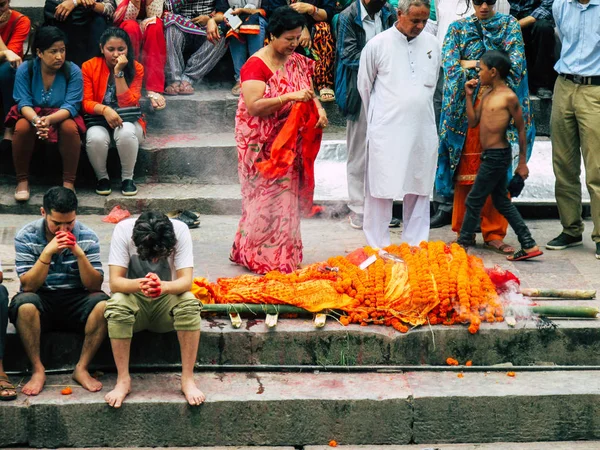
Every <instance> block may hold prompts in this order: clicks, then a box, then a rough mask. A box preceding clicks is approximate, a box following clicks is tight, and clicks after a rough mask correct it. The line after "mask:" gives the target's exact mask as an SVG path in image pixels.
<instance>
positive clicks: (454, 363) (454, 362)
mask: <svg viewBox="0 0 600 450" xmlns="http://www.w3.org/2000/svg"><path fill="white" fill-rule="evenodd" d="M446 364H448V365H449V366H458V361H457V360H455V359H454V358H446Z"/></svg>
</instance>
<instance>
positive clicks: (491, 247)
mask: <svg viewBox="0 0 600 450" xmlns="http://www.w3.org/2000/svg"><path fill="white" fill-rule="evenodd" d="M490 242H493V241H488V242H486V243H484V244H483V247H484V248H486V249H488V250H492V251H493V252H496V253H499V254H501V255H511V254H513V253H514V249H513V250H509V251H506V249H508V248H512V245H509V244H506V243H505V242H503V243H502V244H501V245H499V246H498V247H496V246H495V245H492V244H490Z"/></svg>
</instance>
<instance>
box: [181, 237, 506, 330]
mask: <svg viewBox="0 0 600 450" xmlns="http://www.w3.org/2000/svg"><path fill="white" fill-rule="evenodd" d="M371 256H375V257H376V258H375V261H374V262H372V263H371V264H369V265H368V266H367V267H366V268H363V269H361V268H360V267H359V266H360V265H361V263H363V262H365V261H366V260H367V259H368V258H369V257H371ZM193 291H194V292H195V293H196V296H197V297H198V298H200V299H201V300H202V301H208V302H211V301H214V302H216V303H264V304H288V305H294V306H299V307H301V308H304V309H306V310H308V311H311V312H318V311H322V310H326V309H334V310H339V311H343V312H344V315H342V316H341V317H340V322H341V323H342V325H349V324H352V323H354V324H359V325H361V326H366V325H369V324H376V325H386V326H391V327H393V328H394V329H396V330H398V331H400V332H402V333H406V332H407V331H408V329H409V326H417V325H423V324H426V323H430V324H432V325H435V324H444V325H453V324H465V325H468V329H469V332H470V333H476V332H477V331H478V330H479V326H480V324H481V322H482V321H486V322H495V321H502V320H504V318H503V310H502V305H501V303H500V302H499V300H498V296H497V294H496V289H495V287H494V284H493V283H492V281H491V280H490V278H489V276H488V275H487V273H486V272H485V270H484V267H483V262H482V261H481V259H479V258H477V257H475V256H472V255H467V254H466V253H465V251H464V249H463V248H462V247H460V246H459V245H457V244H451V245H447V244H445V243H444V242H422V243H421V244H420V245H419V246H418V247H410V246H409V245H407V244H405V243H403V244H400V245H391V246H389V247H386V248H385V249H384V251H380V250H378V249H373V248H371V247H364V248H360V249H357V250H356V251H354V252H352V253H350V254H349V255H347V256H345V257H344V256H334V257H332V258H329V259H328V260H327V261H325V262H321V263H317V264H311V265H309V266H307V267H305V268H303V269H300V270H297V271H295V272H293V273H290V274H283V273H281V272H278V271H273V272H269V273H267V274H266V275H265V276H264V277H258V276H254V275H242V276H239V277H236V278H219V279H218V280H217V282H216V283H210V282H209V281H208V280H206V279H204V278H196V279H194V287H193Z"/></svg>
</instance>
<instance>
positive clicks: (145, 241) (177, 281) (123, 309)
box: [104, 211, 205, 408]
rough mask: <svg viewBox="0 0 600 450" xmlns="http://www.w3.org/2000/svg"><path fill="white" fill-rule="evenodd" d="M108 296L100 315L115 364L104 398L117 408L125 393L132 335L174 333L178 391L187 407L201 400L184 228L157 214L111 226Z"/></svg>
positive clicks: (196, 310) (196, 319)
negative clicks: (178, 352) (178, 365)
mask: <svg viewBox="0 0 600 450" xmlns="http://www.w3.org/2000/svg"><path fill="white" fill-rule="evenodd" d="M108 267H109V273H110V289H111V291H112V297H111V299H110V300H109V301H108V303H107V305H106V312H105V314H104V317H106V320H107V321H108V337H109V338H110V343H111V346H112V350H113V355H114V358H115V364H116V366H117V374H118V375H117V384H116V386H115V388H114V389H113V390H112V391H110V392H109V393H108V394H106V396H105V400H106V402H107V403H108V404H109V405H110V406H112V407H114V408H119V407H120V406H121V404H122V403H123V400H124V399H125V397H127V394H129V392H130V391H131V377H130V376H129V353H130V348H131V338H132V336H133V334H134V333H136V332H138V331H142V330H149V331H153V332H156V333H165V332H168V331H173V330H175V331H177V337H178V339H179V345H180V349H181V367H182V370H181V391H182V392H183V394H184V395H185V398H186V400H187V401H188V403H189V404H190V405H192V406H197V405H200V404H201V403H203V402H204V399H205V397H204V394H203V393H202V391H200V389H198V387H197V386H196V383H195V381H194V364H195V362H196V355H197V353H198V345H199V342H200V309H201V307H200V303H199V302H198V300H197V299H196V297H194V295H193V294H192V293H191V292H189V291H190V288H191V286H192V272H193V270H194V255H193V252H192V237H191V235H190V231H189V230H188V228H187V226H186V225H185V224H184V223H183V222H180V221H177V220H175V221H171V220H170V219H169V218H168V217H167V216H165V215H164V214H162V213H159V212H153V211H151V212H145V213H143V214H142V215H141V216H140V217H139V218H138V219H137V220H135V219H127V220H124V221H122V222H120V223H118V224H117V226H116V227H115V230H114V232H113V235H112V239H111V244H110V255H109V257H108Z"/></svg>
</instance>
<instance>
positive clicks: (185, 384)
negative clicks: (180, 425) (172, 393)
mask: <svg viewBox="0 0 600 450" xmlns="http://www.w3.org/2000/svg"><path fill="white" fill-rule="evenodd" d="M181 392H183V395H184V396H185V399H186V400H187V402H188V403H189V404H190V405H191V406H198V405H201V404H202V403H204V400H206V396H205V395H204V393H203V392H202V391H201V390H200V389H198V386H196V382H195V381H194V378H193V377H191V378H186V379H184V378H183V377H182V378H181Z"/></svg>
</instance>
